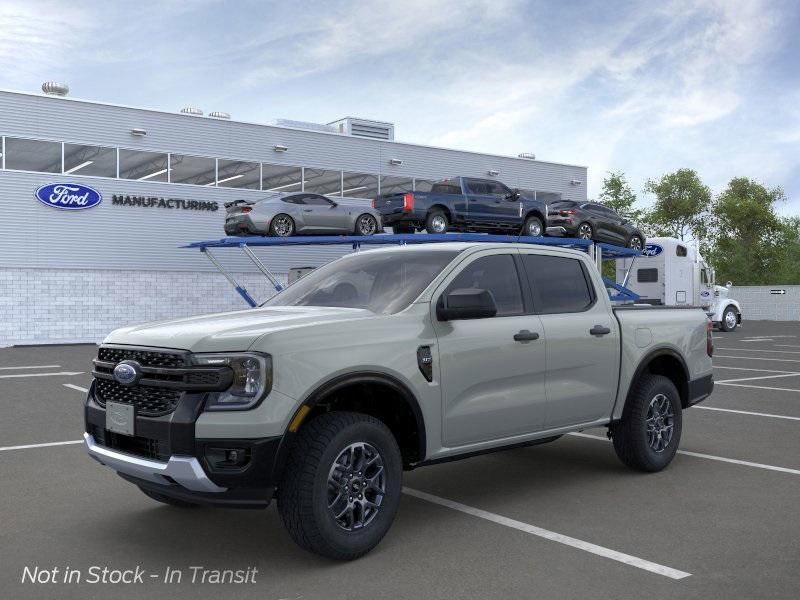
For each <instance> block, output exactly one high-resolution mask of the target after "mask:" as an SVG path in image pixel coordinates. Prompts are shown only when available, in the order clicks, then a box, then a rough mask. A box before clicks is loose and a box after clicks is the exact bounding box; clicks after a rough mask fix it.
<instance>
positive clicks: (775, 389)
mask: <svg viewBox="0 0 800 600" xmlns="http://www.w3.org/2000/svg"><path fill="white" fill-rule="evenodd" d="M715 383H718V384H719V385H730V386H733V387H743V388H753V389H754V390H774V391H777V392H800V390H795V389H793V388H779V387H768V386H766V385H749V384H747V383H725V382H724V381H716V382H715Z"/></svg>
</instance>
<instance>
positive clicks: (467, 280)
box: [445, 254, 523, 317]
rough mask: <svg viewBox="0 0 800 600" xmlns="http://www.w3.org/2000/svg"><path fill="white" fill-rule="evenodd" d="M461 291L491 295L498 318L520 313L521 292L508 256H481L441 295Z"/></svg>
mask: <svg viewBox="0 0 800 600" xmlns="http://www.w3.org/2000/svg"><path fill="white" fill-rule="evenodd" d="M464 288H467V289H472V288H475V289H483V290H488V291H489V292H491V294H492V296H494V301H495V304H497V316H498V317H507V316H511V315H521V314H522V312H523V311H522V289H521V288H520V283H519V276H518V275H517V268H516V266H515V265H514V259H513V258H512V257H511V255H510V254H495V255H493V256H484V257H483V258H479V259H477V260H476V261H474V262H473V263H471V264H469V265H467V266H466V268H465V269H464V270H463V271H461V273H459V274H458V275H457V276H456V278H455V279H454V280H453V281H452V282H451V283H450V285H449V286H447V290H446V291H445V294H446V293H448V292H452V291H453V290H460V289H464Z"/></svg>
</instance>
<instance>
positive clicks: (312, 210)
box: [303, 208, 314, 212]
mask: <svg viewBox="0 0 800 600" xmlns="http://www.w3.org/2000/svg"><path fill="white" fill-rule="evenodd" d="M303 212H314V209H311V208H304V209H303Z"/></svg>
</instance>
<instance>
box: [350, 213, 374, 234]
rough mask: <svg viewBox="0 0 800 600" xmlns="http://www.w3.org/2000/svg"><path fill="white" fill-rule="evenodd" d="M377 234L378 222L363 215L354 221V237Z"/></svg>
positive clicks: (365, 214) (368, 215)
mask: <svg viewBox="0 0 800 600" xmlns="http://www.w3.org/2000/svg"><path fill="white" fill-rule="evenodd" d="M377 232H378V220H377V219H376V218H375V217H373V216H372V215H370V214H367V213H364V214H363V215H361V216H360V217H358V219H356V230H355V233H356V235H375V234H376V233H377Z"/></svg>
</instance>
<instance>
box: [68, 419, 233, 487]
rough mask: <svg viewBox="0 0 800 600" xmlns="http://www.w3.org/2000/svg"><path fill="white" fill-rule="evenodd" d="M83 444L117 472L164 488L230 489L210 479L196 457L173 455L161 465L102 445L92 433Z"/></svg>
mask: <svg viewBox="0 0 800 600" xmlns="http://www.w3.org/2000/svg"><path fill="white" fill-rule="evenodd" d="M83 441H84V443H85V444H86V451H87V452H88V453H89V456H91V457H92V458H93V459H95V460H96V461H97V462H99V463H100V464H102V465H105V466H107V467H111V468H112V469H114V470H115V471H116V472H117V473H120V474H125V475H129V476H131V477H133V478H135V479H140V480H143V481H149V482H151V483H157V484H160V485H172V484H177V485H180V486H183V487H184V488H186V489H187V490H189V491H192V492H209V493H219V492H224V491H225V490H226V488H224V487H220V486H218V485H217V484H215V483H214V482H213V481H211V480H210V479H209V478H208V475H206V472H205V471H204V470H203V467H202V466H201V465H200V461H198V460H197V458H195V457H194V456H170V457H169V460H168V461H167V462H161V461H157V460H149V459H147V458H143V457H140V456H134V455H133V454H127V453H125V452H120V451H118V450H112V449H110V448H106V447H104V446H100V445H99V444H98V443H97V442H96V441H95V439H94V437H93V436H92V435H91V434H89V433H84V434H83Z"/></svg>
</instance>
